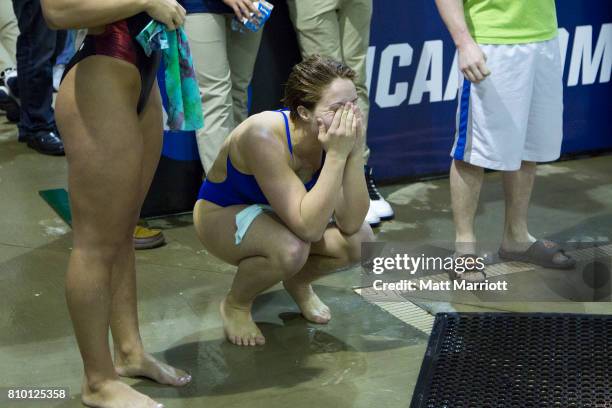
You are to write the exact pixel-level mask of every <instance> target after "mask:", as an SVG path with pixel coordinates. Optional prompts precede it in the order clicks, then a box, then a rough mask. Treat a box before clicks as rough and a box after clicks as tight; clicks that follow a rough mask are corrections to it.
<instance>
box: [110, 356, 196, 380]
mask: <svg viewBox="0 0 612 408" xmlns="http://www.w3.org/2000/svg"><path fill="white" fill-rule="evenodd" d="M115 371H116V372H117V374H119V375H120V376H122V377H146V378H149V379H151V380H153V381H156V382H158V383H160V384H166V385H173V386H175V387H182V386H184V385H187V384H189V382H190V381H191V376H190V375H189V374H187V373H186V372H185V371H183V370H179V369H178V368H174V367H172V366H169V365H168V364H166V363H162V362H161V361H159V360H158V359H156V358H155V357H153V356H152V355H150V354H149V353H145V352H139V353H132V354H130V355H122V354H121V353H118V352H115Z"/></svg>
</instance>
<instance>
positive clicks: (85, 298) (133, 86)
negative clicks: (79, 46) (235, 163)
mask: <svg viewBox="0 0 612 408" xmlns="http://www.w3.org/2000/svg"><path fill="white" fill-rule="evenodd" d="M94 78H95V80H92V79H94ZM139 84H140V78H139V75H138V71H137V70H136V68H135V67H134V66H132V65H131V64H128V63H125V62H123V61H118V60H115V59H111V58H108V57H99V56H94V57H90V58H88V59H86V60H84V61H82V62H81V63H79V64H78V65H77V66H76V67H75V68H73V69H72V70H71V71H70V73H69V74H68V75H67V77H66V78H65V80H64V83H63V84H62V87H61V89H60V92H59V95H58V99H57V107H56V118H57V123H58V126H59V127H60V131H61V132H62V135H63V137H64V144H65V149H66V156H67V159H68V168H69V175H68V179H69V187H70V198H71V206H72V213H73V229H74V245H73V248H74V249H73V251H72V253H71V255H70V261H69V265H68V272H67V274H66V298H67V303H68V308H69V312H70V316H71V318H72V321H73V325H74V330H75V334H76V338H77V342H78V344H79V349H80V351H81V356H82V358H83V363H84V369H85V378H84V382H83V387H82V400H83V403H84V404H85V405H88V406H93V407H101V408H120V407H126V406H130V407H138V408H144V407H147V408H150V407H157V406H159V404H157V403H156V402H155V401H153V400H152V399H150V398H149V397H147V396H146V395H143V394H141V393H139V392H137V391H135V390H133V389H132V388H131V387H129V386H127V385H125V384H123V383H122V382H120V381H119V379H118V376H117V373H116V372H115V369H114V367H113V361H112V357H111V353H110V347H109V344H108V329H109V323H110V316H111V298H112V295H111V293H112V292H111V273H112V269H113V265H114V263H115V260H116V257H117V256H118V255H119V253H120V251H121V246H122V244H123V243H124V242H127V241H128V240H131V239H132V238H131V236H132V233H133V220H134V214H135V213H136V212H137V210H138V203H139V194H138V193H139V189H140V180H141V166H142V152H143V140H142V135H141V132H140V128H139V125H138V119H137V117H136V114H135V110H134V106H135V104H136V101H137V98H138V92H139V88H140V87H139ZM107 118H113V120H106V119H107Z"/></svg>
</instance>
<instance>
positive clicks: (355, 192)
mask: <svg viewBox="0 0 612 408" xmlns="http://www.w3.org/2000/svg"><path fill="white" fill-rule="evenodd" d="M354 76H355V73H354V72H353V71H352V70H351V69H350V68H348V67H347V66H345V65H344V64H342V63H340V62H337V61H334V60H331V59H329V58H325V57H321V56H317V55H315V56H311V57H309V58H307V59H306V60H304V61H303V62H301V63H299V64H297V65H296V66H295V67H294V68H293V70H292V73H291V75H290V77H289V80H288V83H287V85H286V89H285V99H284V103H285V105H286V106H287V107H288V110H285V111H277V112H263V113H260V114H257V115H254V116H251V117H250V118H249V119H247V120H246V121H244V122H243V123H242V124H240V125H239V126H238V127H237V128H236V129H235V130H234V131H233V132H232V133H231V134H230V136H229V137H228V138H227V140H226V141H225V143H224V144H223V147H222V149H221V151H220V153H219V155H218V156H217V159H216V160H215V162H214V164H213V166H212V169H211V171H210V172H209V173H208V175H207V179H206V181H205V182H204V184H203V185H202V188H201V190H200V195H199V200H198V202H197V203H196V206H195V209H194V224H195V227H196V231H197V233H198V236H199V237H200V240H201V241H202V243H203V244H204V247H205V248H206V249H207V250H208V251H209V252H210V253H212V254H213V255H215V256H217V257H218V258H220V259H222V260H224V261H225V262H228V263H230V264H232V265H236V266H237V267H238V271H237V273H236V276H235V278H234V281H233V283H232V286H231V289H230V291H229V293H228V294H227V296H226V297H225V299H224V300H223V301H222V303H221V306H220V309H221V316H222V318H223V323H224V328H225V334H226V336H227V339H228V340H229V341H230V342H232V343H233V344H236V345H240V346H255V345H261V344H264V343H265V338H264V336H263V335H262V333H261V331H260V330H259V328H258V327H257V325H256V324H255V323H254V322H253V319H252V317H251V307H252V304H253V300H254V299H255V297H256V296H257V295H258V294H259V293H261V292H262V291H264V290H266V289H268V288H270V287H271V286H273V285H275V284H277V283H279V282H281V281H282V283H283V285H284V287H285V289H286V290H287V291H288V292H289V294H290V295H291V296H292V297H293V299H294V300H295V302H296V303H297V305H298V307H299V308H300V310H301V312H302V315H303V316H304V318H306V319H307V320H309V321H311V322H314V323H319V324H325V323H327V322H328V321H329V320H330V319H331V312H330V309H329V308H328V307H327V306H326V305H325V304H324V303H323V301H322V300H321V299H320V298H319V297H318V296H317V295H316V294H315V293H314V291H313V288H312V286H311V283H312V282H313V281H315V280H316V279H318V278H320V277H322V276H324V275H326V274H329V273H332V272H334V271H335V270H337V269H338V268H340V267H342V266H346V265H349V264H352V263H356V262H358V261H359V259H360V256H361V243H362V242H364V241H369V240H371V239H372V230H371V229H370V227H369V225H368V224H367V223H364V218H365V215H366V213H367V211H368V206H369V196H368V191H367V187H366V183H365V178H364V173H363V165H364V164H363V152H362V149H363V143H362V140H361V139H362V138H363V137H364V135H363V127H362V117H361V112H360V111H359V109H358V108H357V105H356V101H357V92H356V89H355V85H354V83H353V78H354ZM332 217H333V220H334V223H332V224H330V218H332Z"/></svg>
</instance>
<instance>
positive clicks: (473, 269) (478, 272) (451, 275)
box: [448, 254, 487, 282]
mask: <svg viewBox="0 0 612 408" xmlns="http://www.w3.org/2000/svg"><path fill="white" fill-rule="evenodd" d="M457 258H465V259H472V261H473V262H472V263H473V264H475V263H476V259H477V258H479V257H478V255H475V254H464V255H453V259H457ZM466 273H470V274H474V275H481V276H479V277H478V278H474V279H466V277H465V274H466ZM448 277H449V278H450V280H460V279H463V280H465V281H468V282H484V281H485V280H486V279H487V274H486V273H485V270H484V268H483V269H478V268H477V267H476V265H474V266H472V267H471V268H465V271H463V272H461V273H458V272H456V271H455V269H451V270H450V271H448Z"/></svg>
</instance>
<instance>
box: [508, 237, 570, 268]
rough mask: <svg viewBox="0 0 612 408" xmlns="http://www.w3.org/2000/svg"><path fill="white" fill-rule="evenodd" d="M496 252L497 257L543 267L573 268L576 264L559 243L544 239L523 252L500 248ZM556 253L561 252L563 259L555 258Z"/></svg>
mask: <svg viewBox="0 0 612 408" xmlns="http://www.w3.org/2000/svg"><path fill="white" fill-rule="evenodd" d="M498 253H499V257H500V258H501V259H504V260H506V261H518V262H526V263H531V264H534V265H538V266H543V267H544V268H552V269H573V268H574V267H575V266H576V260H575V259H573V258H572V257H570V256H569V255H566V254H565V251H564V250H563V248H561V246H560V245H559V244H557V243H555V242H552V241H548V240H544V239H539V240H537V241H536V242H534V243H533V244H532V245H531V246H530V247H529V248H528V249H527V250H526V251H524V252H512V251H505V250H504V249H502V248H500V249H499V252H498ZM557 254H562V255H563V256H565V259H564V260H562V261H558V260H555V255H557Z"/></svg>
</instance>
